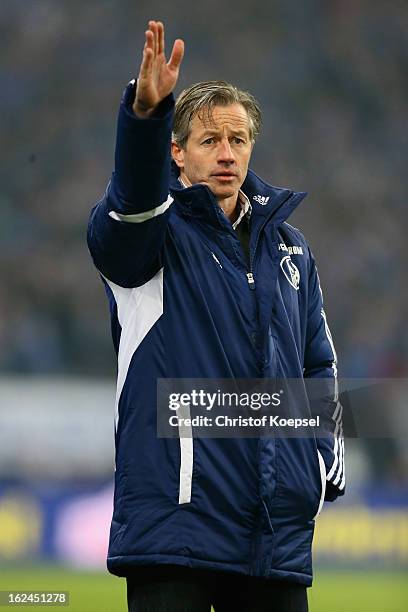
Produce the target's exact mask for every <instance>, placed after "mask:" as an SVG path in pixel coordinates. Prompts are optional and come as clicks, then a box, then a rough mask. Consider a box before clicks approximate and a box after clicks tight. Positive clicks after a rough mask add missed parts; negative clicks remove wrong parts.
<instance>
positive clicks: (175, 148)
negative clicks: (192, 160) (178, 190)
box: [171, 141, 184, 168]
mask: <svg viewBox="0 0 408 612" xmlns="http://www.w3.org/2000/svg"><path fill="white" fill-rule="evenodd" d="M171 155H172V157H173V159H174V161H175V162H176V164H177V166H178V167H179V168H184V151H183V149H182V148H181V147H179V145H178V144H177V143H176V142H174V141H173V142H172V143H171Z"/></svg>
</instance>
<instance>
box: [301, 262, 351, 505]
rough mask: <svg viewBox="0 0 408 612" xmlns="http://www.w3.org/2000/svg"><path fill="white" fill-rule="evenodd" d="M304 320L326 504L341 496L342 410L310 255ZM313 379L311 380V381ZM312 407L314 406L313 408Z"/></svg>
mask: <svg viewBox="0 0 408 612" xmlns="http://www.w3.org/2000/svg"><path fill="white" fill-rule="evenodd" d="M309 255H310V264H311V265H310V273H309V290H308V320H307V330H306V345H305V361H304V377H305V378H306V379H310V381H309V385H308V384H307V383H306V385H307V388H308V389H310V390H311V391H310V392H309V398H310V400H311V406H312V411H313V412H315V411H316V410H317V411H318V412H319V414H320V415H321V416H322V417H323V419H322V420H323V424H324V428H325V435H324V436H323V437H318V438H317V439H316V441H317V447H318V450H319V451H320V454H321V455H322V457H323V460H324V464H325V468H326V494H325V499H326V501H333V500H334V499H336V497H338V496H339V495H343V494H344V490H345V472H344V439H343V428H342V407H341V404H340V402H339V393H338V380H337V355H336V350H335V348H334V344H333V339H332V336H331V333H330V329H329V326H328V324H327V319H326V314H325V312H324V309H323V296H322V291H321V287H320V280H319V275H318V273H317V268H316V264H315V261H314V258H313V255H312V254H311V253H310V250H309ZM313 379H315V380H313ZM313 404H314V405H313Z"/></svg>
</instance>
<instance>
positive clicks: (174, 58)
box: [167, 38, 184, 70]
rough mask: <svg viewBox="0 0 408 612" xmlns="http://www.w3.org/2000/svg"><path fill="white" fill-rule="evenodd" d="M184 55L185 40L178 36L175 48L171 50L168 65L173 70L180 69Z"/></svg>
mask: <svg viewBox="0 0 408 612" xmlns="http://www.w3.org/2000/svg"><path fill="white" fill-rule="evenodd" d="M183 56H184V41H183V40H181V38H178V39H177V40H176V41H174V45H173V50H172V52H171V56H170V59H169V61H168V62H167V66H168V67H169V68H170V69H171V70H178V69H179V67H180V64H181V62H182V60H183Z"/></svg>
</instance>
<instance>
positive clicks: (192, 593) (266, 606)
mask: <svg viewBox="0 0 408 612" xmlns="http://www.w3.org/2000/svg"><path fill="white" fill-rule="evenodd" d="M126 581H127V600H128V610H129V612H210V610H211V606H213V607H214V610H215V612H307V611H308V603H307V593H306V587H305V586H302V585H299V584H294V583H290V582H289V583H288V582H282V581H276V580H264V579H261V578H253V577H251V576H241V575H239V574H229V573H227V572H218V571H205V570H195V569H190V568H187V567H178V566H175V565H162V566H160V565H159V566H152V567H139V568H137V569H135V572H134V573H133V574H131V575H129V576H128V577H127V578H126Z"/></svg>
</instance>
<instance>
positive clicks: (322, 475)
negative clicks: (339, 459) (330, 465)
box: [313, 450, 326, 521]
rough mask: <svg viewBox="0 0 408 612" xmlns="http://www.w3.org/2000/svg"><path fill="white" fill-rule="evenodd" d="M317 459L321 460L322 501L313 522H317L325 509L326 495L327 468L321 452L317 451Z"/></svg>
mask: <svg viewBox="0 0 408 612" xmlns="http://www.w3.org/2000/svg"><path fill="white" fill-rule="evenodd" d="M317 458H318V460H319V470H320V479H321V487H322V488H321V493H320V501H319V506H318V508H317V512H316V514H315V515H314V517H313V520H314V521H315V520H316V519H317V517H318V516H319V514H320V512H321V511H322V508H323V504H324V496H325V493H326V466H325V464H324V460H323V457H322V455H321V453H320V451H319V450H317Z"/></svg>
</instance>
